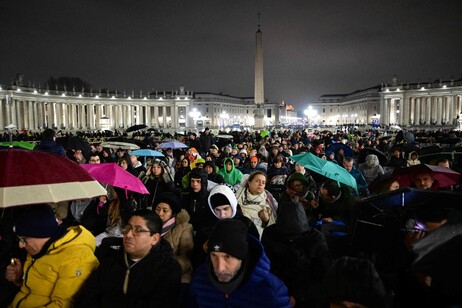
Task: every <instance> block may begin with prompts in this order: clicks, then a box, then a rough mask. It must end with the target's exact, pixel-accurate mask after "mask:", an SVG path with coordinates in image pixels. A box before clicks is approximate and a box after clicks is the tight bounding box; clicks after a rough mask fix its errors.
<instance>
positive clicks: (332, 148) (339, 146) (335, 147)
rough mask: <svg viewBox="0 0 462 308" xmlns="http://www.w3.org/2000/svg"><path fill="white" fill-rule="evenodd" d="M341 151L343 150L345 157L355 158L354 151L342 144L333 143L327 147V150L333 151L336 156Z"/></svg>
mask: <svg viewBox="0 0 462 308" xmlns="http://www.w3.org/2000/svg"><path fill="white" fill-rule="evenodd" d="M340 149H343V153H344V154H345V157H353V151H352V150H351V148H350V147H349V146H347V145H346V144H344V143H342V142H337V143H332V144H330V145H329V146H328V147H327V150H329V151H332V152H334V153H335V154H337V152H338V150H340Z"/></svg>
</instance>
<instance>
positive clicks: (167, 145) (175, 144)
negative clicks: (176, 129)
mask: <svg viewBox="0 0 462 308" xmlns="http://www.w3.org/2000/svg"><path fill="white" fill-rule="evenodd" d="M186 148H188V146H187V145H185V144H184V143H181V142H179V141H167V142H164V143H161V144H159V145H158V146H157V148H156V149H186Z"/></svg>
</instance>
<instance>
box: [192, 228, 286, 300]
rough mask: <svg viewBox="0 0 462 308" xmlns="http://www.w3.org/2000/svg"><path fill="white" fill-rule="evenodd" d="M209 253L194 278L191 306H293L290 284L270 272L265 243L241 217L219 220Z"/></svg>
mask: <svg viewBox="0 0 462 308" xmlns="http://www.w3.org/2000/svg"><path fill="white" fill-rule="evenodd" d="M207 253H208V255H209V258H208V259H207V262H206V263H204V264H202V265H201V266H200V267H199V268H198V269H197V271H196V273H195V275H194V277H193V280H192V282H191V288H190V290H191V291H190V296H189V300H190V302H189V306H190V307H287V308H288V307H290V301H289V296H288V293H287V288H286V286H285V285H284V283H283V282H282V281H281V280H280V279H279V278H277V277H276V276H275V275H273V274H272V273H271V272H270V266H269V260H268V257H267V256H266V254H265V251H264V249H263V247H262V245H261V243H260V242H259V241H258V240H257V239H255V238H254V237H252V236H249V235H248V234H247V229H246V227H245V225H244V224H243V223H242V222H241V221H238V220H235V219H223V220H219V221H218V222H217V223H216V224H215V226H214V228H213V230H212V232H211V234H210V236H209V238H208V242H207Z"/></svg>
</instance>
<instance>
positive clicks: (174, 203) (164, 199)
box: [153, 192, 181, 216]
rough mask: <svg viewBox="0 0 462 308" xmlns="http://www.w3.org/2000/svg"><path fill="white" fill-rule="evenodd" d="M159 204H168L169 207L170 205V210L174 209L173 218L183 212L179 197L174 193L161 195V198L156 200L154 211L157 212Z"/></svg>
mask: <svg viewBox="0 0 462 308" xmlns="http://www.w3.org/2000/svg"><path fill="white" fill-rule="evenodd" d="M159 203H167V204H168V205H170V208H171V209H172V213H173V216H175V215H176V214H178V213H179V212H181V204H180V200H178V197H177V196H176V195H175V194H174V193H171V192H164V193H162V194H160V196H159V197H158V198H157V200H156V204H155V206H154V208H153V210H155V207H156V206H157V205H158V204H159Z"/></svg>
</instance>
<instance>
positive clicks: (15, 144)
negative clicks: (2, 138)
mask: <svg viewBox="0 0 462 308" xmlns="http://www.w3.org/2000/svg"><path fill="white" fill-rule="evenodd" d="M1 146H2V147H13V148H16V149H17V148H23V149H27V150H33V149H34V147H35V144H34V143H30V142H27V141H13V142H11V143H10V142H2V143H1Z"/></svg>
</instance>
